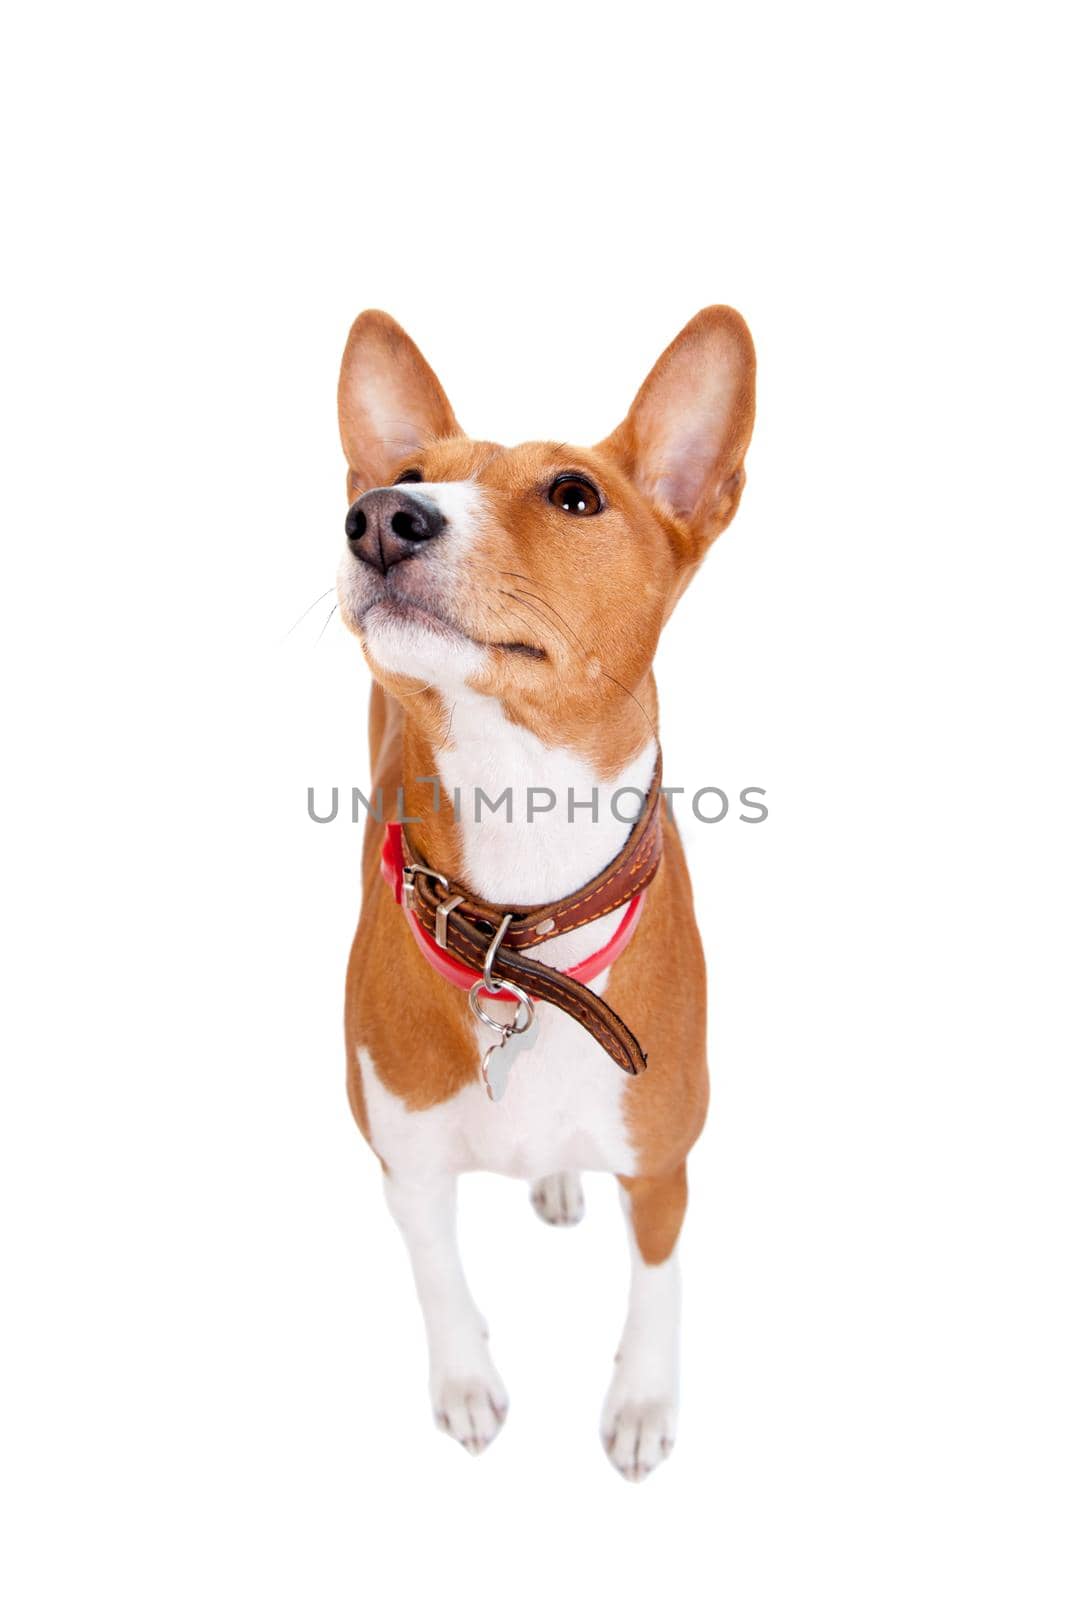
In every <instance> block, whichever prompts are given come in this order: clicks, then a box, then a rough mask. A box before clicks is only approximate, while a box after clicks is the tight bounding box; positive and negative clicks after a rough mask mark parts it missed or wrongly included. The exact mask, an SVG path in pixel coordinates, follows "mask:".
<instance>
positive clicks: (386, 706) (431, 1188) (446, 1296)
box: [337, 306, 755, 1481]
mask: <svg viewBox="0 0 1067 1600" xmlns="http://www.w3.org/2000/svg"><path fill="white" fill-rule="evenodd" d="M339 415H340V426H341V439H342V444H343V447H344V453H345V458H346V460H347V463H348V480H347V483H348V513H347V518H346V522H345V548H344V553H343V555H342V558H341V566H340V572H339V577H338V585H337V589H338V599H339V606H340V612H341V615H342V618H343V620H344V622H345V624H346V625H347V627H348V628H349V629H350V630H351V631H352V633H354V634H355V636H356V638H357V639H358V640H359V643H360V645H361V647H362V650H363V653H364V655H365V657H366V660H367V662H368V664H369V666H370V670H371V673H372V676H373V678H374V683H373V686H372V690H371V707H370V743H371V772H372V789H373V792H374V794H376V795H379V796H384V795H393V794H395V795H396V796H397V799H398V804H399V807H400V817H399V820H397V819H387V818H386V816H385V815H384V811H383V807H382V805H379V806H378V808H377V811H376V812H373V814H372V815H371V816H370V817H369V818H368V825H367V830H366V834H365V842H364V859H363V890H364V892H363V903H362V910H361V915H360V920H359V926H358V929H357V932H356V936H355V941H354V943H353V946H352V953H351V958H350V961H349V967H348V977H347V984H346V999H345V1035H346V1046H347V1057H348V1093H349V1100H350V1103H351V1107H352V1111H353V1114H354V1116H355V1119H356V1122H357V1123H358V1125H359V1127H360V1129H361V1130H362V1132H363V1134H364V1136H365V1137H366V1139H367V1140H368V1142H369V1143H370V1145H371V1147H372V1149H373V1151H374V1152H375V1154H376V1155H377V1157H378V1159H379V1161H380V1163H381V1165H382V1168H383V1172H384V1181H385V1192H386V1197H387V1202H388V1206H389V1209H390V1211H391V1212H392V1215H393V1216H394V1218H395V1219H396V1222H397V1223H398V1224H399V1227H400V1230H401V1233H402V1234H403V1236H404V1239H405V1241H406V1243H407V1247H408V1250H409V1252H410V1256H411V1265H412V1268H413V1271H414V1276H415V1283H416V1287H417V1291H418V1296H419V1301H420V1304H421V1307H422V1312H423V1316H424V1319H425V1324H426V1335H427V1340H428V1345H429V1366H430V1388H431V1398H432V1404H433V1410H434V1415H435V1417H436V1420H437V1423H438V1425H439V1426H440V1427H441V1428H442V1429H444V1430H445V1431H446V1432H447V1433H448V1434H450V1435H451V1436H452V1437H453V1438H455V1439H457V1440H458V1441H459V1442H460V1443H461V1444H462V1445H464V1446H465V1447H466V1448H467V1449H468V1450H469V1451H470V1452H471V1453H478V1452H480V1451H481V1450H483V1449H484V1448H485V1446H486V1445H488V1444H489V1443H490V1442H491V1441H492V1439H493V1438H494V1437H495V1436H496V1434H497V1432H498V1431H499V1429H500V1427H501V1425H502V1423H503V1421H504V1418H505V1415H506V1411H507V1396H506V1393H505V1390H504V1386H503V1383H502V1382H501V1379H500V1376H499V1374H498V1373H497V1370H496V1368H495V1366H494V1364H493V1361H492V1359H491V1357H490V1353H489V1345H488V1338H487V1331H486V1327H485V1324H484V1322H483V1320H482V1317H481V1315H480V1313H479V1311H478V1309H477V1307H476V1305H475V1302H474V1300H473V1298H472V1296H471V1292H470V1290H469V1289H468V1286H467V1283H466V1279H465V1277H464V1273H463V1268H462V1265H461V1262H460V1257H459V1254H458V1248H457V1240H456V1183H457V1177H458V1175H459V1174H460V1173H462V1172H466V1171H472V1170H482V1171H490V1172H495V1173H501V1174H506V1175H510V1176H513V1177H518V1178H522V1179H524V1180H526V1181H527V1182H528V1183H529V1184H530V1194H531V1199H532V1202H533V1205H534V1208H535V1209H536V1211H537V1212H538V1214H539V1215H540V1216H541V1217H542V1218H543V1219H544V1220H545V1221H546V1222H548V1223H553V1224H557V1225H568V1224H571V1223H575V1222H577V1221H578V1220H579V1219H580V1218H581V1216H582V1212H583V1207H584V1202H583V1197H582V1189H581V1181H580V1173H581V1172H582V1171H583V1170H585V1171H605V1172H609V1173H614V1174H615V1176H616V1177H617V1179H618V1182H619V1185H620V1192H621V1197H622V1202H623V1212H624V1216H625V1219H626V1226H627V1230H628V1234H629V1238H630V1242H631V1260H632V1278H631V1287H630V1298H629V1309H628V1313H627V1317H626V1322H625V1325H624V1328H623V1332H622V1338H621V1343H620V1346H619V1350H618V1354H617V1356H616V1361H615V1367H614V1374H613V1377H612V1380H611V1384H610V1387H609V1389H608V1394H607V1398H606V1401H605V1404H604V1409H603V1415H602V1423H601V1432H602V1438H603V1442H604V1446H605V1449H606V1451H607V1454H608V1456H609V1458H610V1460H611V1461H612V1463H613V1464H614V1465H615V1466H616V1467H617V1468H618V1470H619V1471H620V1472H621V1473H622V1474H623V1476H624V1477H626V1478H628V1479H630V1480H631V1481H640V1480H641V1479H643V1478H645V1477H646V1476H647V1475H648V1474H649V1473H650V1472H651V1471H652V1470H653V1468H655V1467H656V1466H658V1465H659V1464H660V1462H661V1461H663V1460H664V1459H665V1457H666V1456H667V1454H668V1453H669V1451H670V1449H671V1448H672V1445H673V1442H674V1437H675V1428H676V1415H677V1394H678V1353H677V1352H678V1317H679V1272H678V1237H679V1231H680V1229H681V1226H682V1220H683V1216H684V1213H685V1208H686V1194H687V1190H686V1157H687V1154H688V1152H689V1150H690V1149H691V1147H692V1146H693V1144H694V1142H695V1140H696V1139H697V1137H698V1135H699V1133H700V1131H701V1127H702V1125H703V1123H704V1118H705V1112H706V1108H707V1100H708V1076H707V1066H706V1060H705V1031H706V1018H705V991H706V985H705V974H704V962H703V955H702V952H701V945H700V936H699V933H698V929H697V922H696V917H695V915H694V907H693V898H692V892H691V889H690V884H689V878H688V875H687V871H686V866H685V861H684V858H683V853H682V847H681V843H680V840H679V836H678V833H677V830H676V828H675V826H674V823H673V820H672V819H671V817H670V816H669V815H668V809H669V808H668V807H667V805H666V803H665V802H664V800H663V797H662V794H661V785H660V766H659V741H658V737H657V698H656V687H655V682H654V678H653V658H654V656H655V652H656V646H657V643H658V640H659V636H660V631H661V629H662V628H663V626H664V624H665V623H666V621H667V619H668V617H669V616H670V615H671V612H672V611H673V610H674V607H675V606H676V604H677V603H678V600H679V598H680V596H681V594H682V593H683V591H684V590H685V589H686V587H687V585H688V584H689V582H690V580H691V579H692V577H693V575H694V574H695V572H696V570H697V568H698V566H699V565H700V562H701V560H702V558H703V556H704V554H705V552H706V551H707V549H708V547H709V546H710V544H711V543H712V541H713V540H714V539H715V538H716V537H717V536H718V534H719V533H721V532H722V530H723V528H725V527H726V525H727V523H728V522H729V521H730V520H731V518H732V517H733V515H734V512H735V511H736V509H737V506H738V502H739V501H740V498H741V493H742V489H743V487H744V482H745V469H744V458H745V451H746V449H747V447H748V444H749V440H750V438H751V434H752V427H753V421H754V415H755V352H754V349H753V344H752V339H751V336H750V334H749V331H748V328H747V326H746V325H745V322H744V321H743V319H742V318H741V316H740V315H739V314H738V313H737V312H736V311H734V310H732V309H731V308H730V307H727V306H711V307H708V308H706V309H705V310H703V311H701V312H699V313H698V314H697V315H696V316H695V317H694V318H693V319H692V321H690V322H689V323H688V324H687V325H686V327H685V328H684V329H683V330H682V332H681V333H680V334H679V335H678V337H677V338H676V339H675V340H674V342H673V343H672V344H671V345H669V346H668V348H667V349H666V350H665V351H664V353H663V354H662V355H661V356H660V358H659V360H658V361H657V362H656V364H655V366H654V367H653V369H652V371H651V372H650V373H649V375H648V377H647V378H646V379H645V381H644V383H643V384H642V385H641V387H640V389H639V390H638V392H637V396H636V398H635V400H634V402H633V404H632V405H631V407H630V410H629V412H628V413H627V415H626V417H625V420H624V421H623V422H622V423H621V424H620V425H619V426H618V427H617V428H616V429H615V431H614V432H613V433H611V434H609V435H608V437H607V438H605V439H603V440H602V441H601V442H600V443H599V444H597V445H594V446H593V447H592V448H582V449H579V448H575V447H572V446H570V445H564V444H557V443H537V444H521V445H517V446H514V447H505V446H502V445H498V444H492V443H486V442H483V441H481V440H475V439H470V438H468V437H467V435H466V434H465V433H464V432H463V430H462V429H461V427H460V426H459V424H458V422H457V421H456V418H455V415H454V413H453V411H452V408H451V406H450V404H449V402H448V399H447V398H446V396H445V392H444V390H443V389H442V387H441V385H440V383H439V382H438V380H437V378H436V376H435V375H434V373H433V371H432V370H431V368H430V367H429V365H428V364H427V362H426V361H425V359H424V357H423V356H422V354H421V353H420V351H419V350H418V348H417V347H416V345H415V344H414V343H413V342H412V340H411V339H410V338H409V337H408V335H407V334H406V333H405V332H404V330H403V329H402V328H401V327H400V326H399V325H398V324H397V323H396V322H394V321H393V319H392V318H391V317H389V316H387V315H386V314H385V313H384V312H381V311H365V312H363V313H362V314H361V315H360V316H359V317H358V318H357V320H356V321H355V323H354V324H353V326H352V329H351V332H350V334H349V337H348V342H347V345H346V348H345V352H344V358H343V361H342V366H341V375H340V384H339ZM372 810H373V808H372ZM679 995H683V996H684V997H685V1003H684V1004H679V1003H678V996H679Z"/></svg>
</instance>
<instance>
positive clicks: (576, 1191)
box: [530, 1172, 585, 1228]
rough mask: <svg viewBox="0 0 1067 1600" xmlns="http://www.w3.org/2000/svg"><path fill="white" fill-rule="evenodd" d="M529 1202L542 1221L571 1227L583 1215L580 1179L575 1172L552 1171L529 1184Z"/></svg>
mask: <svg viewBox="0 0 1067 1600" xmlns="http://www.w3.org/2000/svg"><path fill="white" fill-rule="evenodd" d="M530 1204H531V1205H532V1206H533V1208H534V1210H535V1211H536V1212H537V1215H538V1216H539V1217H540V1218H541V1220H542V1222H547V1223H549V1224H550V1225H551V1226H552V1227H553V1228H573V1227H574V1224H575V1223H576V1222H581V1220H582V1218H583V1217H584V1216H585V1196H584V1195H583V1194H582V1181H581V1179H580V1178H579V1176H578V1174H577V1173H576V1172H554V1173H553V1174H552V1176H551V1177H550V1178H542V1179H541V1181H540V1182H539V1183H534V1184H531V1185H530Z"/></svg>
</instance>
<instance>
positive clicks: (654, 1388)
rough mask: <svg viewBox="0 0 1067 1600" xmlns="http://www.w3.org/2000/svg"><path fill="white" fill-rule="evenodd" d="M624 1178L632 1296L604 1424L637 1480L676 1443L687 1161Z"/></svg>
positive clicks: (613, 1452) (614, 1454)
mask: <svg viewBox="0 0 1067 1600" xmlns="http://www.w3.org/2000/svg"><path fill="white" fill-rule="evenodd" d="M620 1183H621V1184H622V1186H623V1194H622V1202H623V1211H624V1212H625V1215H626V1220H627V1225H628V1232H629V1235H630V1251H631V1261H632V1276H631V1279H630V1304H629V1309H628V1311H627V1315H626V1326H625V1327H624V1329H623V1333H622V1339H621V1341H620V1344H619V1352H618V1355H617V1356H616V1358H615V1375H614V1377H613V1379H612V1382H611V1387H610V1388H609V1390H608V1394H607V1399H606V1400H605V1402H604V1413H603V1417H602V1419H601V1425H600V1427H601V1436H602V1438H603V1441H604V1448H605V1450H606V1451H607V1453H608V1457H609V1459H610V1460H611V1462H612V1464H613V1465H614V1466H616V1467H618V1469H619V1471H620V1472H621V1473H622V1475H623V1477H624V1478H629V1479H630V1480H631V1481H632V1482H635V1483H637V1482H640V1480H641V1479H642V1478H646V1477H647V1476H648V1474H649V1473H650V1472H651V1471H652V1469H653V1468H654V1467H658V1466H659V1464H660V1462H661V1461H663V1460H665V1459H666V1457H667V1456H668V1455H669V1454H670V1452H671V1449H672V1448H673V1445H674V1433H675V1427H676V1419H677V1410H678V1321H679V1313H680V1310H681V1280H680V1277H679V1272H678V1233H679V1230H680V1229H681V1226H682V1218H683V1217H684V1215H685V1202H686V1179H685V1167H684V1166H682V1167H679V1168H678V1170H677V1171H676V1172H672V1173H669V1174H667V1175H666V1176H664V1177H656V1178H622V1179H620Z"/></svg>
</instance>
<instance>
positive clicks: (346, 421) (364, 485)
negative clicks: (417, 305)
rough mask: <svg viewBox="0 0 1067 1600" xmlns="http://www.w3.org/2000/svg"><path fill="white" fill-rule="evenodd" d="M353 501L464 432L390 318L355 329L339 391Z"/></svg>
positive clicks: (372, 315)
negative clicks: (437, 443)
mask: <svg viewBox="0 0 1067 1600" xmlns="http://www.w3.org/2000/svg"><path fill="white" fill-rule="evenodd" d="M337 409H338V414H339V416H340V421H341V443H342V445H343V446H344V452H345V459H346V460H347V462H348V466H349V474H348V488H349V495H350V497H352V498H354V496H355V495H358V494H362V493H363V491H364V490H365V489H373V488H378V487H380V486H381V485H382V484H386V483H391V482H392V479H393V474H394V471H395V468H396V464H397V463H398V462H399V461H402V460H403V459H404V457H405V456H409V455H410V454H411V453H412V451H413V450H418V449H420V448H421V447H422V446H423V445H426V444H429V442H430V440H431V439H442V438H448V437H449V436H450V435H452V434H458V433H461V432H462V429H461V428H460V426H459V423H458V422H457V421H456V419H455V417H454V416H453V414H452V407H451V406H450V405H449V403H448V400H447V398H446V396H445V391H444V390H443V389H442V388H441V385H440V384H439V383H438V381H437V379H436V377H435V376H434V373H433V371H432V370H431V368H430V366H429V365H428V364H427V362H426V361H425V359H424V358H423V356H422V354H421V352H420V351H419V349H418V347H417V346H416V345H415V344H414V343H413V341H412V340H411V339H409V338H408V336H407V334H406V333H405V332H404V330H403V328H402V327H401V326H400V324H399V323H398V322H394V321H393V319H392V317H390V316H387V315H386V313H385V312H384V311H363V312H361V313H360V315H359V316H358V317H357V318H356V320H355V322H354V323H353V324H352V331H351V333H350V334H349V335H348V343H347V344H346V345H345V353H344V358H343V360H342V362H341V380H340V383H339V384H338V386H337Z"/></svg>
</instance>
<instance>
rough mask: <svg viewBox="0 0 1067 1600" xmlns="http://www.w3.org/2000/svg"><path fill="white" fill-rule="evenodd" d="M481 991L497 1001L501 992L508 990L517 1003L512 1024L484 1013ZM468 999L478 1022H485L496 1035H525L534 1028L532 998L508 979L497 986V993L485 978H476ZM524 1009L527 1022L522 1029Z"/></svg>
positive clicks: (504, 979) (468, 993)
mask: <svg viewBox="0 0 1067 1600" xmlns="http://www.w3.org/2000/svg"><path fill="white" fill-rule="evenodd" d="M480 989H485V990H486V991H487V993H489V994H490V995H491V996H492V997H493V999H496V997H497V996H498V995H499V994H500V992H501V990H506V991H507V994H508V995H509V996H510V997H511V999H512V1000H514V1001H515V1016H514V1019H513V1020H512V1021H511V1022H498V1021H497V1020H496V1018H495V1017H491V1016H489V1015H488V1013H487V1012H486V1011H484V1010H483V1008H482V1007H481V1006H480V1005H479V1004H478V991H479V990H480ZM467 999H468V1000H469V1002H470V1008H471V1010H472V1011H473V1012H474V1015H475V1016H476V1017H477V1018H478V1021H479V1022H484V1023H485V1025H486V1027H487V1028H492V1030H493V1032H494V1033H499V1034H501V1035H507V1034H512V1033H525V1032H526V1030H527V1028H531V1027H533V1019H534V1009H533V1001H532V1000H531V999H530V996H529V995H528V994H527V993H526V991H525V990H524V989H520V988H519V986H518V984H517V983H509V982H508V980H507V978H501V979H500V981H499V983H498V984H497V986H496V990H495V992H494V991H493V990H492V989H490V988H489V986H488V984H487V983H486V981H485V979H484V978H475V980H474V982H473V983H472V984H471V986H470V989H469V990H468V992H467ZM524 1009H525V1012H526V1020H525V1021H524V1022H523V1024H522V1026H521V1027H520V1026H519V1016H520V1015H521V1013H522V1012H523V1010H524Z"/></svg>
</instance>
